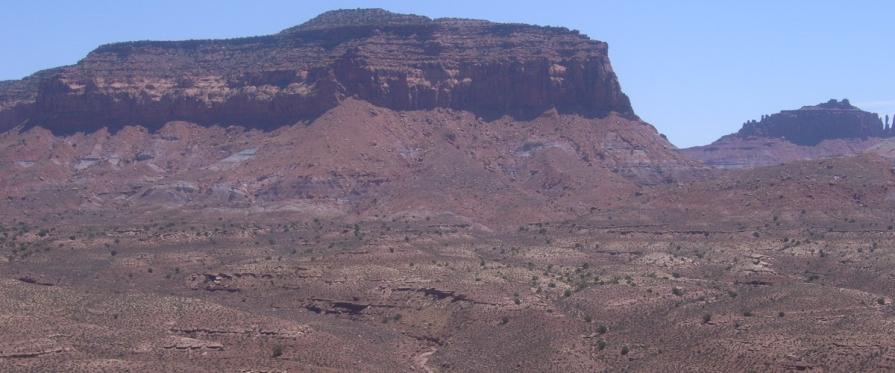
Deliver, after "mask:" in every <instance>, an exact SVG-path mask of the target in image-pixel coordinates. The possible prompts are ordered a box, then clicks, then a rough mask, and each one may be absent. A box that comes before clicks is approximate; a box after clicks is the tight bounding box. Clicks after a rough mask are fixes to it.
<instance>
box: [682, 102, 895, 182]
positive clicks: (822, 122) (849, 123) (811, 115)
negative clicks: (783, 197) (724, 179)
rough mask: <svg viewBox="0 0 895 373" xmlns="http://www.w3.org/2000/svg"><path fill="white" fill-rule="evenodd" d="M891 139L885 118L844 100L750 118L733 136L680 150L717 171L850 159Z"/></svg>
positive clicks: (890, 130)
mask: <svg viewBox="0 0 895 373" xmlns="http://www.w3.org/2000/svg"><path fill="white" fill-rule="evenodd" d="M892 135H893V132H892V129H891V128H890V127H889V123H888V119H887V121H886V122H885V123H884V122H883V121H882V120H881V119H880V117H879V115H877V114H874V113H869V112H866V111H863V110H861V109H859V108H857V107H855V106H853V105H851V103H850V102H849V101H848V100H847V99H843V100H841V101H837V100H829V101H827V102H825V103H821V104H817V105H812V106H803V107H801V108H799V109H796V110H784V111H781V112H779V113H777V114H771V115H763V116H762V117H761V120H760V121H756V120H751V121H748V122H746V123H744V124H743V127H742V128H741V129H740V130H739V131H738V132H737V133H734V134H730V135H727V136H724V137H722V138H720V139H718V140H717V141H715V142H714V143H712V144H710V145H706V146H697V147H693V148H688V149H683V150H682V151H683V153H684V154H687V155H688V156H690V157H692V158H694V159H698V160H700V161H703V162H705V163H706V164H708V165H711V166H715V167H722V168H749V167H755V166H766V165H776V164H779V163H784V162H789V161H795V160H803V159H818V158H829V157H835V156H847V155H854V154H857V153H860V152H862V151H864V150H865V149H868V148H870V147H872V146H874V145H877V144H878V143H879V142H880V141H882V140H883V139H885V138H888V137H891V136H892Z"/></svg>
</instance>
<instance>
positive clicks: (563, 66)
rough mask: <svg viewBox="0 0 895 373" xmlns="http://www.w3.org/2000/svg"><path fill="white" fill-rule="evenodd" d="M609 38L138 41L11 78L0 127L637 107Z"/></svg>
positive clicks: (328, 25)
mask: <svg viewBox="0 0 895 373" xmlns="http://www.w3.org/2000/svg"><path fill="white" fill-rule="evenodd" d="M607 49H608V47H607V44H606V43H603V42H600V41H595V40H591V39H589V38H588V37H587V36H584V35H581V34H580V33H578V32H577V31H571V30H568V29H565V28H554V27H539V26H530V25H521V24H498V23H491V22H487V21H478V20H463V19H435V20H432V19H429V18H426V17H421V16H412V15H401V14H394V13H390V12H386V11H383V10H375V9H373V10H369V9H368V10H340V11H332V12H327V13H324V14H322V15H320V16H318V17H316V18H314V19H312V20H310V21H308V22H306V23H305V24H302V25H299V26H296V27H293V28H290V29H287V30H284V31H283V32H281V33H278V34H275V35H269V36H260V37H250V38H241V39H230V40H190V41H177V42H152V41H147V42H130V43H118V44H110V45H105V46H101V47H99V48H97V49H96V50H94V51H93V52H91V53H90V54H89V55H88V56H87V57H86V58H84V59H83V60H81V61H80V62H78V63H77V64H76V65H73V66H68V67H63V68H58V69H54V70H50V71H47V72H43V73H40V74H35V75H34V76H32V77H29V78H26V79H25V80H22V81H17V82H0V129H3V128H10V127H14V126H17V125H20V124H23V123H25V124H26V125H39V126H43V127H47V128H49V129H51V130H53V131H54V132H62V133H66V132H76V131H90V130H95V129H99V128H102V127H109V128H111V129H115V128H119V127H121V126H123V125H127V124H140V125H144V126H147V127H150V128H158V127H160V126H161V125H163V124H164V123H166V122H168V121H171V120H186V121H192V122H197V123H202V124H214V123H220V124H240V125H245V126H250V127H275V126H280V125H284V124H292V123H295V122H296V121H299V120H302V119H308V118H313V117H315V116H317V115H319V114H321V113H323V112H324V111H326V110H328V109H330V108H332V107H334V106H336V105H337V104H338V103H339V102H341V101H342V100H343V99H345V98H347V97H356V98H359V99H363V100H366V101H369V102H371V103H373V104H376V105H379V106H384V107H388V108H392V109H398V110H415V109H429V108H435V107H449V108H455V109H462V110H468V111H472V112H475V113H477V114H479V115H481V116H484V117H494V116H499V115H503V114H510V115H517V116H518V115H522V116H525V115H531V114H536V113H540V112H543V111H544V110H546V109H549V108H551V107H555V108H556V109H557V110H559V111H560V112H574V113H580V114H583V115H587V116H602V115H605V114H607V113H609V112H617V113H621V114H622V115H625V116H629V117H634V113H633V110H632V109H631V105H630V102H629V100H628V98H627V96H625V94H624V93H622V91H621V89H620V87H619V83H618V80H617V78H616V75H615V73H614V72H613V70H612V66H611V65H610V63H609V58H608V54H607Z"/></svg>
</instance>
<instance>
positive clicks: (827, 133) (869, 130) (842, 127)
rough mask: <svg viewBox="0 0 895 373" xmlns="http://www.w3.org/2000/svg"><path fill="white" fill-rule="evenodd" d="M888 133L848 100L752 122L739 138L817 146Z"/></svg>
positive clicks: (869, 114) (774, 115)
mask: <svg viewBox="0 0 895 373" xmlns="http://www.w3.org/2000/svg"><path fill="white" fill-rule="evenodd" d="M886 135H887V133H886V131H885V128H884V126H883V122H882V120H880V118H879V116H878V115H877V114H874V113H868V112H866V111H863V110H861V109H859V108H857V107H855V106H852V105H851V103H849V101H848V100H847V99H844V100H842V101H836V100H830V101H827V102H825V103H822V104H818V105H815V106H803V107H802V108H800V109H798V110H784V111H781V112H779V113H777V114H773V115H768V116H764V117H762V119H761V121H754V120H753V121H749V122H746V123H745V124H743V128H742V129H740V131H739V132H737V133H736V135H735V136H736V137H740V138H747V137H773V138H782V139H785V140H787V141H789V142H791V143H793V144H796V145H817V144H818V143H820V142H821V141H824V140H833V139H858V138H860V139H866V138H869V137H884V136H886Z"/></svg>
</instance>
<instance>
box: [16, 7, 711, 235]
mask: <svg viewBox="0 0 895 373" xmlns="http://www.w3.org/2000/svg"><path fill="white" fill-rule="evenodd" d="M607 53H608V47H607V45H606V43H604V42H600V41H596V40H592V39H590V38H588V37H587V36H585V35H582V34H580V33H578V32H577V31H572V30H568V29H566V28H559V27H541V26H531V25H523V24H501V23H492V22H488V21H481V20H468V19H430V18H427V17H422V16H415V15H404V14H395V13H390V12H387V11H384V10H380V9H359V10H338V11H331V12H326V13H323V14H321V15H320V16H318V17H316V18H314V19H311V20H310V21H308V22H306V23H304V24H301V25H299V26H296V27H292V28H289V29H286V30H283V31H282V32H280V33H277V34H275V35H268V36H259V37H249V38H240V39H230V40H190V41H170V42H168V41H163V42H159V41H140V42H130V43H117V44H110V45H105V46H101V47H99V48H97V49H96V50H94V51H93V52H91V53H90V54H89V55H87V57H85V58H84V59H83V60H81V61H79V62H78V63H77V64H75V65H72V66H65V67H59V68H55V69H50V70H46V71H42V72H39V73H37V74H34V75H32V76H30V77H27V78H25V79H23V80H20V81H7V82H3V83H0V128H3V129H6V131H5V132H4V133H0V158H2V159H3V160H4V161H3V162H2V163H0V171H2V172H3V173H4V174H5V175H8V177H5V178H4V179H3V180H0V184H2V186H3V188H2V192H3V195H5V196H9V197H13V198H15V197H22V196H24V195H28V194H35V193H51V194H52V195H53V198H62V199H66V201H68V202H66V203H67V204H66V203H62V202H59V203H54V204H51V205H52V207H54V208H74V207H75V206H80V204H83V203H90V204H99V205H102V206H108V205H109V204H116V205H117V204H120V205H121V207H122V208H130V207H134V206H147V204H148V205H150V206H157V205H162V206H167V207H174V208H179V209H183V208H186V207H185V206H192V207H195V208H196V209H203V208H206V207H208V206H218V207H221V206H227V207H239V208H246V207H252V206H254V207H256V208H262V207H259V206H265V207H263V208H265V209H272V208H283V206H286V207H287V208H291V209H300V210H303V211H307V212H309V213H322V212H325V213H334V212H338V213H351V214H367V213H370V214H394V213H400V212H402V211H408V210H417V211H423V212H424V213H440V212H443V211H450V212H452V213H455V214H458V215H459V216H463V217H465V218H470V219H473V220H475V219H479V218H484V217H490V218H488V219H492V218H493V220H494V221H498V222H507V221H511V220H513V219H519V220H525V219H530V218H534V217H535V216H543V215H544V214H551V215H557V214H569V213H570V212H574V211H579V212H580V211H590V209H591V208H592V207H594V206H599V205H603V204H605V203H610V202H612V203H620V202H619V201H621V199H620V198H621V196H626V195H629V194H631V193H632V190H635V189H637V188H639V187H641V186H642V185H647V184H662V183H670V182H673V181H674V180H677V179H678V178H679V177H685V176H687V175H689V173H690V172H691V170H692V168H691V167H692V166H693V165H694V164H695V163H694V162H691V161H688V160H686V159H685V158H684V157H682V156H681V155H679V154H678V153H677V150H676V149H675V148H674V146H672V145H671V144H670V143H668V142H667V140H665V139H664V138H663V137H662V136H660V135H659V134H658V133H657V132H656V130H655V128H653V127H652V126H651V125H649V124H647V123H644V122H642V121H640V120H639V118H637V116H636V115H635V114H634V111H633V110H632V108H631V104H630V102H629V100H628V97H627V96H626V95H625V94H624V93H623V92H622V91H621V88H620V86H619V82H618V79H617V77H616V74H615V73H614V72H613V70H612V66H611V64H610V62H609V57H608V55H607ZM71 185H78V186H79V187H78V188H71V187H69V186H71ZM100 196H102V197H100ZM65 206H67V207H65ZM297 206H298V207H297ZM488 206H508V207H507V208H504V209H494V208H488ZM547 206H549V207H550V208H545V207H547ZM427 211H428V212H427ZM529 213H531V214H533V215H528V214H529Z"/></svg>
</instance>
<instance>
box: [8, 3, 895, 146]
mask: <svg viewBox="0 0 895 373" xmlns="http://www.w3.org/2000/svg"><path fill="white" fill-rule="evenodd" d="M859 3H860V4H854V3H852V4H851V5H849V4H846V3H843V2H833V1H821V2H814V1H812V2H808V1H802V2H789V3H786V4H780V3H777V2H772V1H759V2H748V3H732V4H716V3H714V2H706V1H688V2H680V3H674V4H671V3H667V4H666V3H664V2H658V1H645V2H637V3H634V2H623V1H599V2H584V1H566V2H557V3H551V7H550V8H544V7H543V3H538V2H512V3H509V2H506V3H482V2H472V1H460V2H457V3H453V4H444V3H422V2H415V1H376V2H374V1H331V2H328V3H327V4H319V3H307V4H302V3H296V2H287V1H269V2H266V3H265V4H264V5H263V6H258V5H248V4H247V3H243V2H239V1H222V2H210V1H197V2H191V3H181V2H174V1H167V0H166V1H160V2H157V3H155V4H120V3H117V2H111V1H95V2H91V3H89V4H69V3H61V4H55V3H49V2H43V1H35V2H29V3H27V4H24V3H16V4H8V5H7V7H8V8H9V11H7V12H4V13H3V15H0V30H2V31H3V33H4V35H7V37H6V38H3V39H2V42H0V47H2V48H3V50H4V51H5V54H6V55H7V56H15V57H16V58H7V59H4V60H3V61H0V80H6V79H20V78H22V77H24V76H27V75H29V74H31V73H33V72H36V71H39V70H41V69H45V68H50V67H55V66H60V65H68V64H73V63H75V62H77V61H78V60H79V59H81V58H82V57H84V56H85V55H86V54H87V53H88V52H90V51H91V50H92V49H94V48H95V47H97V46H99V45H101V44H105V43H112V42H121V41H131V40H182V39H206V38H208V39H214V38H230V37H241V36H253V35H264V34H271V33H275V32H278V31H280V30H282V29H285V28H287V27H290V26H294V25H297V24H300V23H302V22H305V21H307V20H308V19H310V18H312V17H314V16H316V15H317V14H319V13H322V12H324V11H326V10H332V9H339V8H358V7H361V8H366V7H377V8H385V9H387V10H390V11H394V12H400V13H414V14H420V15H424V16H428V17H432V18H437V17H463V18H479V19H487V20H491V21H496V22H520V23H531V24H538V25H550V26H562V27H568V28H571V29H577V30H580V31H581V32H583V33H585V34H587V35H588V36H590V37H591V38H594V39H597V40H602V41H606V42H608V43H609V45H610V58H611V60H612V64H613V67H614V68H615V71H616V73H617V74H618V75H619V79H620V82H621V85H622V89H623V90H624V91H625V93H627V94H628V96H629V97H630V98H631V101H632V104H633V106H634V110H635V111H636V113H637V114H638V115H639V116H640V117H641V118H643V119H644V120H646V121H648V122H650V123H651V124H653V125H655V126H656V128H657V129H658V130H659V131H660V132H662V133H664V134H666V135H667V136H668V138H669V139H670V140H671V141H672V143H674V144H675V145H677V146H679V147H689V146H694V145H704V144H708V143H710V142H712V141H714V140H716V139H717V138H719V137H720V136H723V135H725V134H728V133H731V132H735V131H737V130H738V129H739V127H740V125H741V124H742V123H743V122H744V121H747V120H750V119H758V118H760V117H761V115H763V114H771V113H776V112H778V111H780V110H787V109H795V108H798V107H801V106H804V105H813V104H817V103H820V102H824V101H827V100H828V99H831V98H836V99H842V98H848V99H849V100H851V102H852V103H853V104H854V105H856V106H858V107H861V108H862V109H864V110H867V111H870V112H875V113H878V114H880V116H884V115H886V114H889V115H892V114H893V113H895V88H891V87H895V77H893V75H892V74H887V73H888V70H889V68H890V66H891V61H895V50H893V48H885V47H884V45H885V44H886V42H887V41H888V36H892V35H893V31H890V29H892V28H895V26H892V27H887V23H886V22H887V21H888V20H889V19H890V18H891V17H890V16H891V15H892V14H895V4H891V3H886V2H879V1H865V2H859ZM48 4H49V6H48ZM800 4H803V5H800ZM46 9H53V11H52V12H47V10H46Z"/></svg>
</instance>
